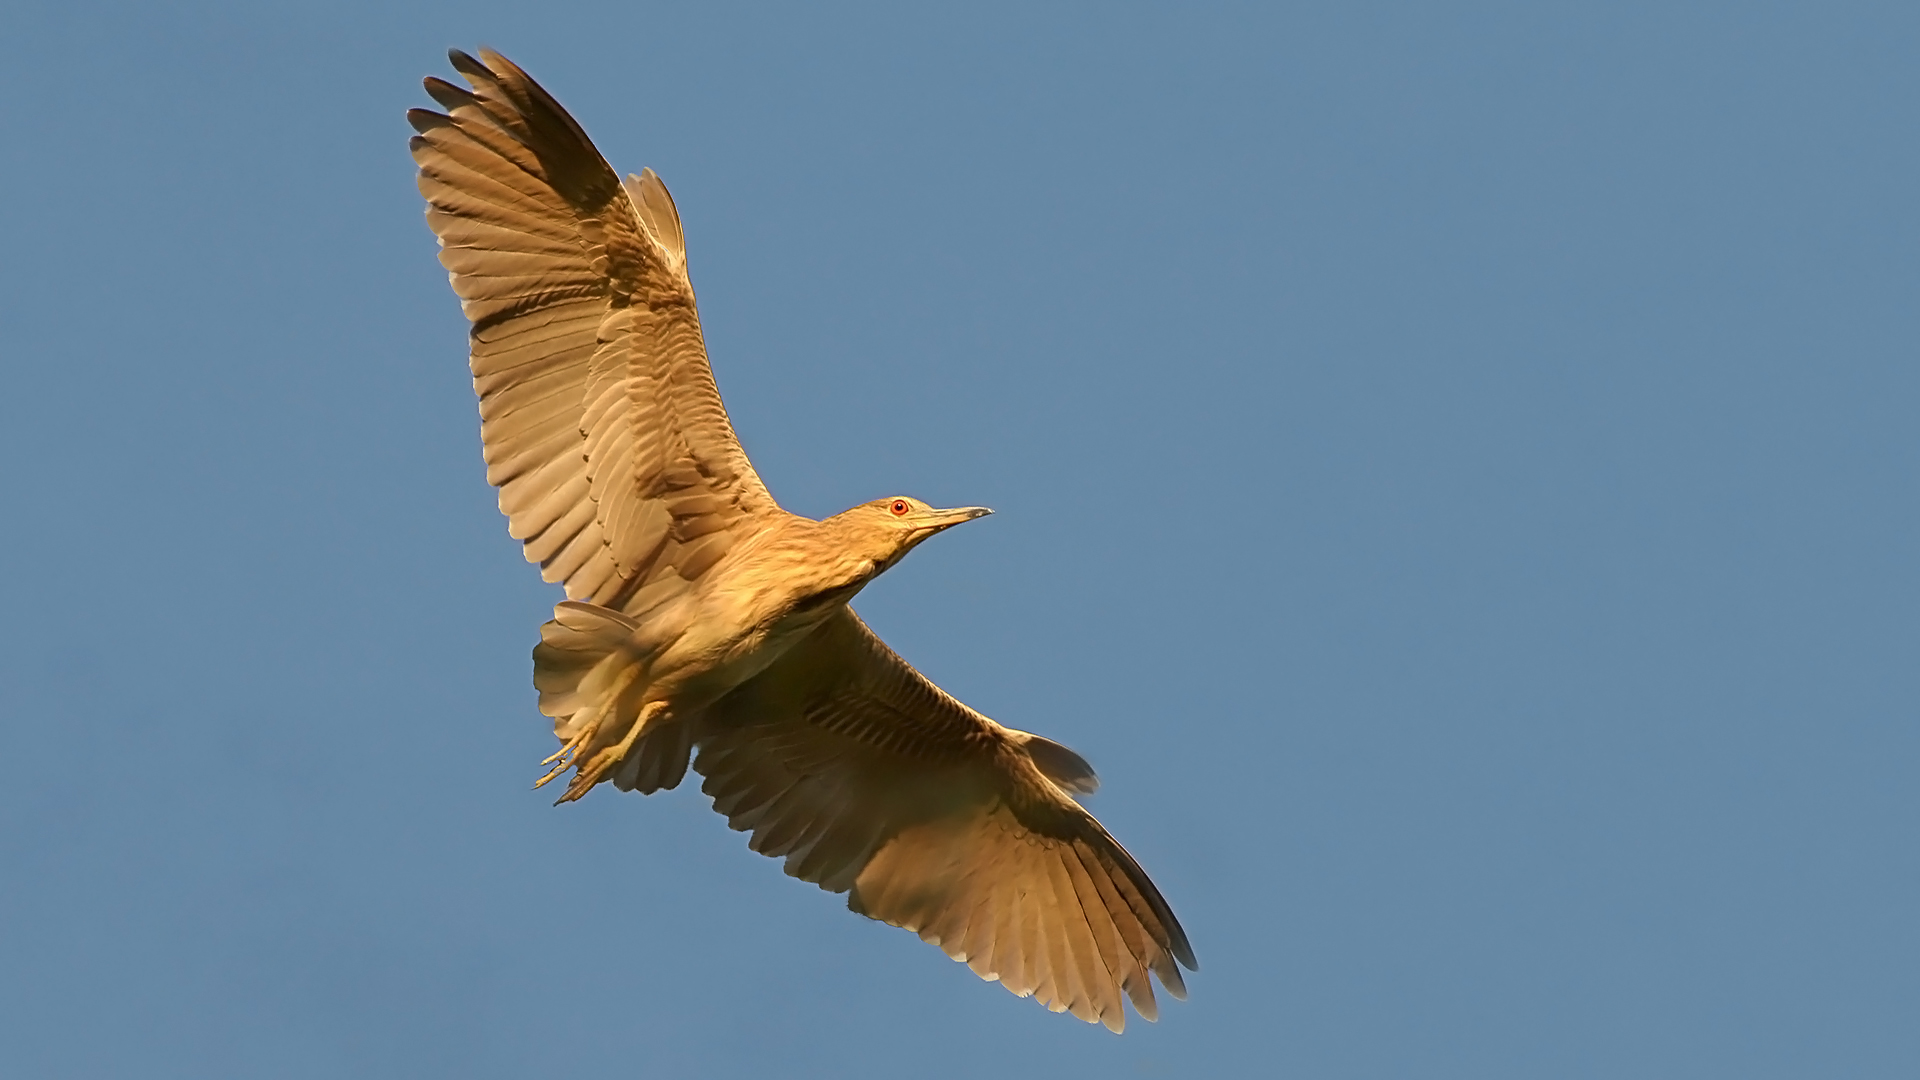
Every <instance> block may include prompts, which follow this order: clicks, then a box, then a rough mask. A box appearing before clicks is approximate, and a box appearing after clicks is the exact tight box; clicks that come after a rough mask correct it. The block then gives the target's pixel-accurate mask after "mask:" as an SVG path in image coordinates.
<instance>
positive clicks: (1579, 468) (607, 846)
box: [0, 0, 1920, 1080]
mask: <svg viewBox="0 0 1920 1080" xmlns="http://www.w3.org/2000/svg"><path fill="white" fill-rule="evenodd" d="M0 30H3V31H4V35H5V40H6V41H7V42H8V44H9V45H10V48H9V49H8V50H7V52H8V56H7V60H6V62H5V64H4V65H0V87H3V88H4V93H5V95H6V100H7V101H8V102H9V103H10V104H9V106H8V109H7V116H8V120H7V123H6V126H5V131H6V138H5V139H4V140H0V155H4V162H3V163H4V168H5V172H4V175H5V181H4V190H5V192H6V196H7V197H6V198H5V199H4V200H0V234H3V235H5V236H6V237H7V242H6V245H5V251H6V253H7V257H6V258H5V259H0V320H3V322H0V325H4V328H5V335H4V341H5V344H4V356H5V361H6V362H5V365H4V370H5V372H6V374H7V377H8V382H7V390H6V391H5V392H4V393H0V454H4V457H5V460H6V461H7V462H8V463H9V467H8V468H7V469H6V470H5V471H4V473H3V474H0V494H4V496H5V499H6V503H7V505H9V506H10V507H11V508H12V510H11V512H10V514H9V517H8V520H9V521H10V523H11V527H10V528H8V529H6V530H5V532H4V539H0V545H4V551H5V553H6V555H7V557H8V558H7V564H8V566H9V567H10V572H9V573H7V574H6V575H4V576H0V610H4V611H5V612H6V614H7V618H6V619H5V620H4V621H3V622H0V719H3V721H4V722H3V723H0V752H3V753H4V754H5V758H6V760H7V761H9V762H11V763H12V767H11V769H10V770H9V779H8V782H7V783H6V784H4V785H0V866H4V870H3V871H0V927H4V930H3V931H0V1071H4V1072H6V1073H7V1074H8V1075H18V1076H36V1077H93V1076H111V1075H119V1076H143V1077H176V1076H177V1077H203V1076H218V1075H230V1076H243V1075H244V1076H275V1077H282V1076H284V1077H316V1078H320V1077H325V1078H332V1077H339V1076H365V1077H386V1076H393V1077H409V1078H417V1077H423V1076H459V1077H491V1076H502V1077H504V1076H525V1075H529V1074H537V1073H546V1072H552V1073H559V1072H563V1071H564V1072H573V1071H584V1072H599V1073H607V1072H609V1071H622V1072H625V1073H628V1074H632V1075H643V1076H644V1075H685V1076H729V1075H732V1076H740V1075H762V1074H767V1073H770V1072H771V1071H772V1070H774V1069H776V1068H777V1069H779V1070H780V1073H781V1074H783V1075H794V1076H846V1075H862V1074H866V1075H874V1074H897V1073H911V1074H913V1075H919V1076H927V1077H972V1076H980V1075H996V1076H998V1075H1005V1074H1006V1073H1007V1072H1008V1071H1009V1070H1016V1071H1021V1072H1024V1071H1029V1070H1031V1071H1034V1072H1036V1073H1037V1072H1041V1071H1042V1070H1053V1072H1054V1073H1055V1074H1058V1075H1096V1074H1102V1073H1104V1074H1112V1075H1143V1076H1151V1075H1163V1076H1176V1075H1186V1076H1195V1075H1216V1076H1234V1075H1248V1076H1252V1075H1275V1076H1311V1077H1405V1076H1423V1077H1438V1076H1448V1077H1451V1076H1458V1077H1473V1078H1477V1080H1484V1078H1499V1077H1516V1078H1518V1077H1527V1078H1532V1077H1540V1076H1561V1077H1616V1076H1708V1075H1715V1076H1742V1077H1774V1076H1778V1077H1798V1076H1808V1075H1834V1076H1839V1075H1845V1076H1855V1077H1879V1076H1887V1077H1894V1076H1903V1077H1904V1076H1911V1075H1914V1074H1915V1071H1916V1070H1917V1069H1920V1025H1916V1024H1915V1023H1914V1017H1915V1015H1916V1014H1917V1013H1920V930H1917V929H1916V928H1917V927H1920V922H1916V920H1915V918H1914V913H1915V911H1916V910H1920V856H1917V855H1916V834H1917V833H1920V828H1917V827H1920V787H1917V786H1916V784H1915V775H1916V771H1917V769H1920V727H1917V725H1916V718H1917V717H1920V665H1916V663H1915V657H1916V655H1917V653H1920V625H1917V621H1916V620H1917V616H1916V610H1920V575H1917V574H1916V570H1915V553H1916V550H1920V543H1917V542H1920V482H1916V477H1917V476H1920V439H1916V435H1915V421H1914V417H1915V415H1916V412H1920V365H1917V364H1916V359H1920V304H1916V300H1920V295H1917V294H1916V288H1917V287H1920V202H1917V201H1916V192H1917V191H1920V106H1917V105H1916V104H1915V103H1916V102H1920V15H1916V14H1915V13H1914V10H1913V9H1912V8H1910V7H1908V6H1904V5H1893V4H1883V5H1868V4H1824V5H1812V4H1720V5H1711V4H1671V3H1667V4H1617V5H1571V4H1538V3H1530V4H1455V5H1446V6H1444V7H1442V6H1436V5H1413V4H1366V3H1353V4H1324V5H1314V6H1299V5H1296V6H1282V5H1243V6H1218V7H1210V8H1197V7H1196V8H1185V7H1181V8H1176V7H1172V6H1168V7H1160V8H1146V7H1121V6H1117V5H1092V4H1088V5H1081V6H1036V5H998V6H996V5H967V6H965V7H964V9H963V8H961V7H959V6H957V5H956V6H949V7H946V8H918V9H913V10H908V9H905V8H902V7H899V6H895V5H874V6H871V7H829V6H818V7H812V8H808V9H806V10H804V11H803V10H799V9H791V8H785V7H772V6H768V7H754V6H721V5H659V4H643V3H622V4H606V5H598V4H582V5H576V4H552V5H525V4H514V5H507V4H487V3H464V4H418V5H408V6H406V7H404V8H403V9H395V8H394V7H393V6H391V5H374V4H350V3H329V4H324V5H304V6H301V5H288V6H281V7H277V8H274V9H272V10H267V9H265V8H264V7H262V6H256V5H235V6H231V7H228V6H220V5H207V4H180V5H169V6H167V8H166V9H165V10H157V9H154V8H150V7H144V6H142V7H135V6H128V7H115V6H110V5H104V6H103V5H91V4H80V3H63V4H49V3H37V2H33V0H24V2H18V3H15V4H13V5H11V6H10V7H9V9H8V12H7V14H6V15H4V16H0ZM480 45H488V46H492V47H494V48H497V49H500V50H501V51H503V52H505V53H506V54H507V55H509V56H511V57H512V58H514V59H515V60H517V61H518V62H519V63H521V64H522V65H524V66H526V67H527V68H528V69H529V70H530V71H531V72H532V73H533V74H534V75H535V76H536V77H537V78H539V79H540V80H542V81H543V82H544V83H545V84H546V85H547V86H548V87H549V88H550V89H551V90H552V91H553V92H554V93H555V94H556V95H557V96H558V97H559V98H560V99H561V101H563V102H564V103H566V104H567V105H568V106H569V107H570V108H571V109H572V110H573V111H574V112H575V114H576V115H577V116H578V117H579V119H580V120H581V121H582V123H583V124H584V125H585V126H586V128H587V130H588V131H589V132H590V133H592V135H593V136H594V138H595V139H596V141H597V142H598V143H599V145H600V147H601V149H602V150H603V151H604V152H605V153H606V154H607V155H608V157H609V158H610V159H611V160H612V162H613V163H614V165H615V166H616V167H617V168H620V169H622V170H623V171H637V170H638V169H639V168H640V167H641V166H643V165H648V166H652V167H653V168H655V169H656V170H658V171H659V172H660V174H661V175H662V176H663V177H664V178H665V179H666V181H667V183H668V184H669V185H670V186H671V187H672V189H673V191H674V194H675V196H676V198H677V200H678V203H679V206H680V209H681V212H682V214H683V216H684V219H685V222H686V228H687V235H688V244H689V255H690V266H691V270H692V275H693V280H694V284H695V286H696V288H697V289H698V290H699V292H700V297H701V306H702V314H703V320H704V323H705V325H706V327H707V333H708V343H709V346H710V349H711V351H712V354H713V357H714V365H715V369H716V372H717V377H718V380H719V382H720V385H721V389H722V391H723V392H724V393H725V395H726V397H727V401H728V403H729V406H730V408H731V410H732V413H733V418H734V421H735V424H736V426H737V427H738V429H739V430H740V432H741V434H742V438H743V440H744V442H745V444H746V447H747V450H748V452H749V453H750V454H751V455H752V457H753V460H754V462H755V463H756V465H757V466H758V468H759V470H760V472H761V474H762V475H763V476H764V477H765V478H766V480H767V482H768V484H769V485H770V486H771V487H772V489H773V491H774V493H775V494H776V495H777V496H778V497H779V498H780V499H781V500H782V501H783V502H784V503H785V505H787V506H788V507H789V508H791V509H794V510H796V511H799V512H802V513H807V514H812V515H824V514H829V513H833V512H835V511H838V510H839V509H842V508H844V507H845V506H848V505H850V504H852V503H855V502H860V501H863V500H866V499H869V498H874V497H877V496H880V495H885V494H891V493H895V492H905V493H910V494H914V495H917V496H920V497H923V498H925V499H927V500H928V501H931V502H933V503H936V504H943V505H951V504H964V503H983V504H986V505H990V506H993V507H994V508H995V509H996V510H997V511H999V513H998V514H996V516H994V517H993V518H991V519H989V520H987V521H984V522H981V523H979V524H975V525H970V526H968V527H966V528H964V529H959V530H956V531H954V532H953V533H951V534H948V535H945V536H942V537H940V538H939V539H938V540H936V541H934V542H933V543H930V544H928V545H927V546H926V547H924V548H922V549H920V550H919V551H917V552H916V553H915V554H914V555H913V556H912V557H911V558H910V559H908V560H907V561H906V562H905V563H903V564H902V565H901V566H900V567H898V568H896V569H895V570H893V571H891V572H889V573H888V574H887V576H886V577H885V578H884V579H882V580H881V581H880V582H879V583H878V584H877V585H876V586H875V587H874V588H872V589H870V590H869V591H868V592H867V593H866V594H865V595H864V596H863V597H862V598H861V601H860V603H859V605H858V606H859V607H860V610H861V612H862V613H863V615H865V616H866V617H867V618H868V619H869V620H870V621H871V622H872V623H873V624H874V625H875V627H876V628H877V629H878V630H879V631H880V632H881V633H882V634H883V636H885V637H886V638H887V639H888V640H889V641H890V642H892V643H893V645H894V646H895V647H896V648H897V649H899V650H900V651H901V652H902V653H903V654H904V655H905V656H906V657H907V658H908V659H909V660H911V661H913V662H914V663H916V664H917V665H919V666H920V667H921V668H922V670H924V671H926V672H927V673H928V674H929V675H931V676H932V677H933V678H934V679H935V680H936V681H938V682H940V683H941V684H942V685H943V686H945V687H946V688H948V689H949V690H951V691H953V692H954V693H955V694H957V695H958V696H960V697H961V698H962V699H964V700H966V701H968V702H969V703H971V704H973V705H974V706H976V707H978V708H980V709H982V710H983V711H985V712H987V713H988V714H990V715H992V716H994V717H996V718H998V719H999V720H1001V721H1003V722H1005V723H1008V724H1011V725H1013V726H1016V727H1021V728H1027V729H1031V730H1035V731H1039V732H1041V733H1044V734H1046V735H1049V736H1051V737H1054V738H1057V739H1059V740H1061V741H1063V742H1065V743H1067V744H1069V745H1071V746H1073V747H1074V748H1076V749H1077V750H1079V751H1080V752H1082V753H1083V754H1084V755H1086V756H1087V757H1088V758H1089V759H1090V760H1091V761H1092V762H1093V763H1094V765H1095V766H1096V767H1097V768H1098V769H1099V770H1100V772H1101V775H1102V777H1103V779H1104V780H1105V787H1104V788H1103V790H1102V791H1101V792H1100V793H1099V794H1098V795H1096V796H1094V797H1093V798H1092V799H1091V801H1090V806H1091V808H1092V809H1093V810H1094V812H1095V813H1097V814H1098V815H1100V816H1101V818H1102V819H1103V820H1104V821H1105V822H1106V823H1107V824H1108V825H1109V826H1110V827H1111V828H1112V830H1113V831H1114V832H1115V834H1116V835H1118V836H1119V837H1120V838H1121V839H1122V840H1123V841H1124V842H1125V843H1126V844H1127V845H1128V846H1129V847H1130V848H1131V849H1132V850H1133V852H1134V853H1135V854H1136V855H1137V856H1138V857H1139V858H1140V860H1141V861H1142V863H1144V864H1145V865H1146V867H1147V868H1148V869H1149V871H1150V872H1152V874H1153V875H1154V877H1155V878H1156V880H1157V881H1158V882H1159V883H1160V885H1161V887H1162V889H1163V891H1164V892H1165V893H1166V895H1167V896H1168V898H1169V899H1170V900H1171V902H1172V903H1173V905H1174V908H1175V910H1176V911H1177V912H1178V913H1179V915H1180V917H1181V919H1182V921H1183V922H1184V923H1185V925H1186V927H1187V929H1188V931H1189V934H1190V936H1191V937H1192V940H1193V944H1194V947H1195V949H1196V951H1197V952H1198V954H1199V957H1200V960H1201V964H1202V969H1201V971H1200V972H1199V973H1198V974H1197V975H1195V976H1193V977H1192V978H1191V979H1190V981H1189V985H1190V987H1191V988H1192V991H1193V993H1192V999H1191V1000H1190V1001H1188V1002H1186V1003H1183V1004H1182V1003H1174V1004H1171V1005H1168V1006H1166V1007H1165V1008H1164V1011H1163V1019H1162V1021H1161V1022H1160V1023H1159V1024H1158V1025H1149V1024H1135V1025H1133V1026H1131V1027H1130V1028H1129V1030H1128V1032H1127V1034H1126V1035H1125V1036H1124V1037H1121V1038H1114V1037H1112V1036H1110V1035H1108V1034H1107V1033H1106V1032H1104V1031H1102V1030H1100V1029H1099V1028H1097V1027H1088V1026H1086V1025H1083V1024H1079V1023H1076V1022H1074V1021H1072V1020H1071V1019H1069V1018H1065V1017H1059V1016H1053V1015H1050V1014H1047V1013H1046V1012H1044V1011H1043V1010H1041V1009H1039V1008H1037V1007H1036V1006H1034V1005H1033V1004H1032V1003H1030V1002H1022V1001H1018V1000H1015V999H1013V998H1011V997H1010V996H1009V995H1007V994H1005V993H1004V992H1002V991H1001V990H999V989H998V988H996V987H993V986H990V985H986V984H982V983H980V982H979V981H978V980H976V979H974V978H973V976H971V975H970V974H969V973H968V972H967V971H966V970H965V969H964V968H962V967H960V966H958V965H955V964H953V963H951V962H949V961H947V960H946V959H945V958H943V957H942V956H941V955H940V954H939V953H938V952H937V951H936V950H934V949H932V948H930V947H928V946H926V945H923V944H921V943H919V942H917V941H915V940H914V939H913V938H912V937H910V936H909V935H906V934H903V933H900V932H899V931H895V930H891V929H888V928H886V927H882V926H880V925H878V924H874V923H869V922H867V921H865V920H862V919H859V918H857V917H854V916H852V915H849V914H847V913H846V912H845V911H844V910H843V909H842V906H841V900H840V899H839V898H837V897H832V896H828V895H826V894H823V893H820V892H818V891H817V890H815V889H813V888H811V887H809V886H805V885H802V884H800V883H798V882H795V881H792V880H789V879H787V878H785V877H783V876H782V875H781V873H780V871H779V867H778V865H777V864H776V863H774V862H772V861H770V860H766V859H762V858H760V857H758V856H755V855H753V854H751V853H750V852H748V851H747V850H746V847H745V844H744V840H743V838H742V837H740V836H739V835H738V834H734V833H731V832H729V831H728V830H727V829H726V828H725V825H724V822H722V821H721V819H720V818H719V817H718V816H716V815H714V814H713V813H712V812H711V811H710V810H708V809H707V807H706V802H705V800H704V798H702V797H701V796H700V795H699V794H698V791H697V789H695V788H693V787H692V786H685V787H683V788H682V789H681V790H679V791H677V792H673V793H669V794H666V795H662V796H657V797H654V798H650V799H641V798H639V797H637V796H630V795H628V796H623V795H619V794H617V793H615V792H612V791H610V790H607V789H602V790H600V791H598V792H596V793H595V794H594V795H593V796H592V797H591V798H588V799H586V800H585V801H584V802H582V803H580V804H577V805H569V806H566V807H561V808H557V809H556V808H553V807H551V806H549V802H550V801H551V799H550V796H549V795H548V794H547V793H544V792H534V791H531V790H530V783H531V781H532V780H533V778H534V777H535V776H536V775H538V770H537V767H536V762H538V761H539V759H540V758H541V757H543V756H545V755H546V754H547V753H548V752H549V751H550V750H551V748H552V741H551V736H550V734H549V733H548V729H547V726H546V724H545V723H544V722H543V721H542V720H541V719H540V718H539V717H538V715H537V713H536V712H535V709H534V696H533V691H532V688H531V686H530V684H529V679H528V668H529V664H528V659H527V653H528V650H529V649H530V648H531V646H532V645H533V643H534V641H535V640H536V636H535V630H536V627H537V626H538V624H539V623H540V622H541V621H542V620H543V619H545V618H546V617H547V613H548V611H549V609H550V606H551V604H552V603H553V602H554V601H555V600H556V599H558V595H557V593H556V591H555V590H554V589H553V588H552V587H550V586H545V585H542V584H541V583H540V581H539V579H538V575H537V574H536V573H535V572H534V571H533V570H532V569H530V568H529V567H527V566H526V565H525V564H524V563H523V562H522V561H521V559H520V556H519V552H518V547H517V545H516V544H514V543H513V542H512V541H511V540H509V539H508V538H507V536H506V534H505V528H504V523H503V521H502V520H501V519H500V517H499V516H498V514H497V512H496V510H495V509H494V505H493V496H492V493H491V491H490V490H489V489H488V488H487V487H486V486H485V483H484V479H483V474H482V469H481V464H480V459H479V452H478V434H477V427H478V424H477V418H476V415H475V410H474V402H473V398H472V392H471V388H470V386H469V383H468V380H467V376H466V372H465V366H464V364H465V360H464V341H463V335H464V323H463V321H462V320H461V318H460V314H459V310H458V307H457V305H456V303H455V300H454V297H453V296H452V294H451V292H450V291H449V289H448V288H447V284H446V280H445V276H444V274H443V273H442V271H441V270H440V268H439V266H438V264H437V263H436V262H435V261H434V253H435V248H434V242H433V239H432V237H431V235H430V234H429V233H428V232H427V230H426V228H425V225H424V222H423V220H422V217H421V209H422V206H421V201H420V199H419V197H418V195H417V193H416V191H415V190H414V186H413V178H412V166H411V163H410V162H409V160H408V158H407V155H406V149H405V142H406V136H407V134H408V128H407V126H406V124H405V121H404V119H403V114H404V111H405V110H406V109H407V108H408V107H410V106H416V105H425V104H428V101H427V99H426V97H425V95H424V94H423V93H421V92H420V90H419V79H420V78H421V76H423V75H427V74H438V75H442V76H447V75H449V71H448V69H447V66H446V63H445V60H444V51H445V49H446V48H447V47H448V46H460V47H463V48H475V47H478V46H480Z"/></svg>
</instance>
